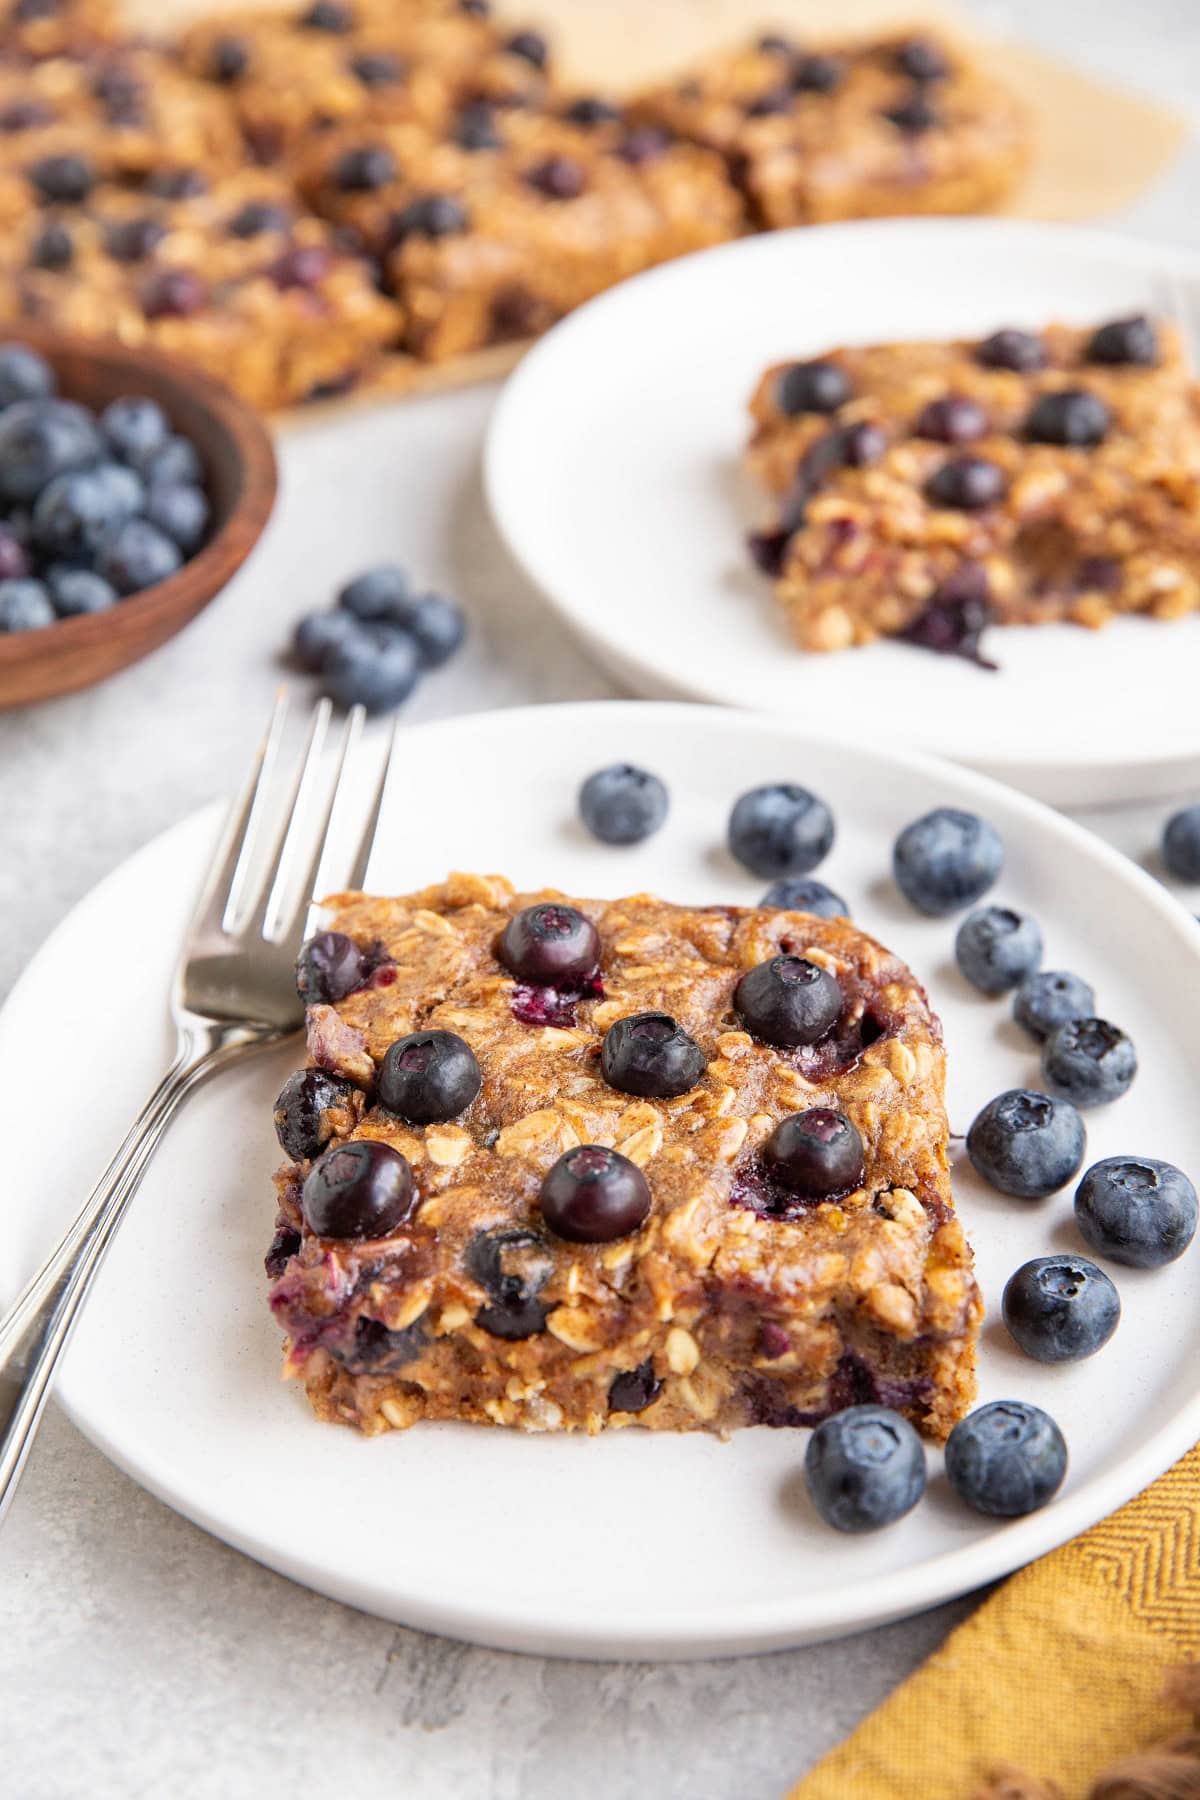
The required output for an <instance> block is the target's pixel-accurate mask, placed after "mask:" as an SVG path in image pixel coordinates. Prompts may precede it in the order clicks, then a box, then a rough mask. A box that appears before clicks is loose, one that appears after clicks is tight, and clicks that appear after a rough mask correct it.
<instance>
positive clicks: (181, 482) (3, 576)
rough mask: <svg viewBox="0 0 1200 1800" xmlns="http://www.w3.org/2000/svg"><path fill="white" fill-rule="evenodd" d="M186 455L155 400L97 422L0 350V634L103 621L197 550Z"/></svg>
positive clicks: (201, 525)
mask: <svg viewBox="0 0 1200 1800" xmlns="http://www.w3.org/2000/svg"><path fill="white" fill-rule="evenodd" d="M210 517H211V508H210V505H209V500H208V496H207V494H206V493H205V488H204V469H203V467H202V465H201V462H200V458H199V456H198V454H197V452H196V447H195V445H194V444H193V443H191V441H190V440H189V439H188V438H185V437H181V436H179V435H178V434H177V433H175V432H174V431H172V429H171V424H170V421H169V419H168V418H167V416H166V414H165V413H164V412H163V410H162V408H161V407H160V406H159V405H158V404H157V402H156V401H154V400H150V399H148V398H146V397H145V396H142V395H137V394H128V395H122V396H121V397H119V398H118V399H115V400H113V401H111V402H110V404H109V405H108V406H106V407H105V408H104V410H103V411H102V412H101V413H99V414H97V413H93V412H92V411H90V410H89V408H87V407H86V406H82V405H80V404H79V403H78V402H77V401H74V400H64V399H62V398H61V397H60V396H59V394H58V392H57V380H56V377H55V373H54V370H53V369H52V368H51V366H50V364H49V363H48V362H47V361H46V360H45V358H44V357H42V356H40V355H39V354H38V353H37V352H36V351H35V350H32V349H30V348H29V347H28V345H25V344H19V343H8V344H0V635H4V634H6V633H9V632H17V631H37V630H40V629H41V628H42V627H43V626H46V625H53V624H55V623H56V621H58V620H60V619H71V618H78V617H79V616H81V615H82V614H86V613H99V612H106V611H107V610H108V609H109V608H110V607H112V606H115V605H116V604H117V602H118V601H119V600H123V599H125V598H126V597H127V596H128V595H130V594H136V593H140V592H141V591H142V590H143V589H144V588H149V587H153V586H155V584H156V583H157V582H160V581H165V580H166V579H167V577H168V576H169V575H173V574H174V573H175V571H176V570H177V569H178V568H180V567H181V565H182V564H183V563H184V562H185V561H186V560H187V558H188V557H190V556H193V555H194V554H195V552H196V551H197V550H198V549H199V548H200V546H201V545H202V544H203V542H204V540H205V537H206V536H207V533H208V529H209V522H210Z"/></svg>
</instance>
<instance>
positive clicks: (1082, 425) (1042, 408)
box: [1025, 388, 1112, 449]
mask: <svg viewBox="0 0 1200 1800" xmlns="http://www.w3.org/2000/svg"><path fill="white" fill-rule="evenodd" d="M1111 424H1112V414H1111V412H1110V411H1109V409H1108V407H1107V406H1106V405H1105V403H1104V401H1103V400H1102V399H1101V398H1100V396H1099V394H1092V393H1089V392H1088V390H1087V388H1057V389H1055V390H1054V392H1052V393H1049V394H1041V395H1039V397H1038V398H1037V400H1035V401H1034V403H1033V407H1032V409H1031V411H1030V414H1029V417H1028V418H1027V419H1026V421H1025V435H1026V436H1027V437H1028V438H1030V439H1031V440H1032V441H1033V442H1034V443H1035V444H1074V445H1078V446H1082V447H1083V448H1085V449H1087V448H1090V447H1091V446H1092V445H1093V444H1099V443H1100V442H1101V441H1102V440H1103V438H1104V436H1105V434H1106V433H1107V431H1108V428H1109V426H1110V425H1111Z"/></svg>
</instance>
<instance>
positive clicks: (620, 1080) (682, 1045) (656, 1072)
mask: <svg viewBox="0 0 1200 1800" xmlns="http://www.w3.org/2000/svg"><path fill="white" fill-rule="evenodd" d="M706 1066H707V1059H706V1057H705V1055H704V1052H703V1050H702V1049H701V1048H700V1046H699V1044H698V1043H697V1042H696V1040H695V1039H694V1038H692V1037H689V1036H688V1034H687V1032H686V1031H685V1030H684V1029H683V1027H682V1025H680V1024H678V1023H677V1022H676V1021H675V1020H674V1019H673V1018H672V1017H671V1015H670V1014H669V1013H662V1012H642V1013H632V1014H630V1015H629V1016H628V1017H627V1018H624V1019H618V1020H617V1021H616V1022H615V1024H612V1025H610V1026H609V1028H608V1030H607V1031H606V1032H605V1034H604V1043H603V1045H602V1046H601V1050H600V1072H601V1074H602V1075H603V1076H604V1079H605V1081H607V1083H608V1085H609V1087H612V1088H616V1089H617V1090H618V1092H619V1093H622V1094H638V1095H640V1096H641V1097H642V1098H643V1099H652V1100H670V1099H674V1098H676V1097H677V1096H678V1095H680V1094H686V1093H688V1092H689V1091H690V1090H691V1089H692V1088H694V1087H695V1085H696V1083H697V1082H698V1081H699V1080H700V1077H701V1076H702V1075H703V1074H704V1070H705V1068H706Z"/></svg>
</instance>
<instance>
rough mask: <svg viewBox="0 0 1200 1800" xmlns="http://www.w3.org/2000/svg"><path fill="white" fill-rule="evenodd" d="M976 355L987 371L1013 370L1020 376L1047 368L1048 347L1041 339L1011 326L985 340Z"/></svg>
mask: <svg viewBox="0 0 1200 1800" xmlns="http://www.w3.org/2000/svg"><path fill="white" fill-rule="evenodd" d="M975 354H976V356H977V357H978V359H979V361H980V362H981V363H982V364H983V365H984V367H985V368H987V369H1012V370H1013V371H1014V373H1016V374H1018V375H1028V374H1030V373H1031V372H1032V371H1033V370H1034V369H1044V368H1045V366H1046V347H1045V345H1044V344H1043V343H1042V340H1041V338H1039V337H1035V336H1034V335H1033V333H1032V332H1031V331H1016V330H1014V329H1013V328H1012V327H1011V326H1008V327H1006V328H1005V329H1004V330H1003V331H994V332H993V333H992V335H991V337H989V338H984V340H983V342H982V344H980V346H979V348H978V350H977V351H976V352H975Z"/></svg>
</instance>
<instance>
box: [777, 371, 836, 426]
mask: <svg viewBox="0 0 1200 1800" xmlns="http://www.w3.org/2000/svg"><path fill="white" fill-rule="evenodd" d="M853 391H854V390H853V388H852V387H851V385H850V377H849V376H848V375H847V374H846V371H845V370H844V369H843V368H841V367H839V365H838V364H837V363H831V362H800V363H791V364H790V365H789V366H788V367H787V368H786V369H784V370H783V371H782V372H781V373H780V375H779V378H778V380H777V381H776V384H775V404H776V405H777V406H778V408H779V410H780V412H781V413H784V414H786V416H787V417H788V418H789V419H794V418H797V417H798V416H799V415H800V414H801V413H834V412H836V411H837V410H838V407H839V406H844V405H845V404H846V402H847V400H849V398H850V396H851V394H852V393H853Z"/></svg>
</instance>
